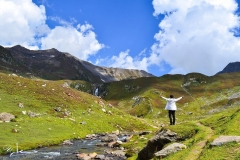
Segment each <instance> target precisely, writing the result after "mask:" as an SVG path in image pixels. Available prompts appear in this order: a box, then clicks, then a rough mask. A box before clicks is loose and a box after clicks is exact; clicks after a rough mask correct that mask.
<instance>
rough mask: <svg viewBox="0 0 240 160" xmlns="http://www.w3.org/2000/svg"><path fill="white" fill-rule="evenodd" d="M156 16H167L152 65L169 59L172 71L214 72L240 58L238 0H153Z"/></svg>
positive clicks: (210, 73) (157, 39)
mask: <svg viewBox="0 0 240 160" xmlns="http://www.w3.org/2000/svg"><path fill="white" fill-rule="evenodd" d="M152 4H153V7H154V10H155V12H154V15H155V16H158V15H164V19H163V20H162V21H161V22H160V24H159V27H160V30H159V32H158V33H157V34H156V35H155V37H154V38H155V39H156V43H155V44H154V45H153V46H152V55H151V56H150V57H149V64H157V63H161V62H163V61H164V62H166V63H168V64H169V65H171V67H172V71H171V72H170V73H183V74H186V73H189V72H200V73H203V74H206V75H213V74H215V73H217V72H218V71H220V70H222V69H223V68H224V67H225V66H226V65H227V64H228V63H230V62H235V61H240V56H239V54H238V52H239V50H240V39H239V38H238V37H236V36H235V34H237V29H238V28H239V17H238V15H237V14H236V10H237V7H238V6H237V3H236V2H235V1H234V0H228V1H225V0H153V2H152Z"/></svg>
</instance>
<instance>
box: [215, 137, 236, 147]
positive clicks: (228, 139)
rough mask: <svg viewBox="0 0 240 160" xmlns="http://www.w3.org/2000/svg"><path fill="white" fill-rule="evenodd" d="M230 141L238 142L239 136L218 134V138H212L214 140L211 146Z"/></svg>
mask: <svg viewBox="0 0 240 160" xmlns="http://www.w3.org/2000/svg"><path fill="white" fill-rule="evenodd" d="M230 142H240V136H219V137H218V138H216V139H214V141H213V142H212V143H211V146H220V145H223V144H225V143H230Z"/></svg>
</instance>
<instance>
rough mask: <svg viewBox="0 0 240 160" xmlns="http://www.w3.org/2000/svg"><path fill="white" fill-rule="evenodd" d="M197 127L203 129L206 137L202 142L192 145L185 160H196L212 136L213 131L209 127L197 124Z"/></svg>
mask: <svg viewBox="0 0 240 160" xmlns="http://www.w3.org/2000/svg"><path fill="white" fill-rule="evenodd" d="M197 125H199V126H201V127H203V128H204V132H205V133H206V134H207V137H206V138H205V139H204V140H202V141H200V142H198V143H196V144H194V145H193V148H192V150H191V152H190V154H189V156H188V157H187V158H186V159H191V160H197V159H198V158H199V156H200V154H201V153H202V151H203V148H204V147H205V146H206V144H207V141H208V140H209V139H210V138H211V137H212V136H213V132H214V131H213V130H212V129H211V128H210V127H206V126H204V125H202V124H201V123H199V122H197Z"/></svg>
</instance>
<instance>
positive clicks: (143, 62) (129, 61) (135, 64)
mask: <svg viewBox="0 0 240 160" xmlns="http://www.w3.org/2000/svg"><path fill="white" fill-rule="evenodd" d="M129 52H130V50H126V51H125V52H120V53H119V55H118V56H112V57H111V58H110V59H109V58H106V59H100V60H97V62H96V63H97V64H99V65H101V64H103V63H105V64H106V63H108V66H109V67H114V68H125V69H138V70H145V71H147V67H148V59H147V58H145V57H143V58H141V57H140V55H139V56H136V57H132V56H131V55H129Z"/></svg>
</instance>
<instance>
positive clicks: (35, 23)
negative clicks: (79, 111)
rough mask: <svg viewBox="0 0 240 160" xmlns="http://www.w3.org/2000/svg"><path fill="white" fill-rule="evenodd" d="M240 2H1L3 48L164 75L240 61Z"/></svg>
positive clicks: (0, 40) (213, 69)
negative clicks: (53, 50) (54, 52)
mask: <svg viewBox="0 0 240 160" xmlns="http://www.w3.org/2000/svg"><path fill="white" fill-rule="evenodd" d="M238 4H239V2H238V1H235V0H228V1H225V0H152V1H151V0H71V1H59V0H32V1H31V0H18V1H14V0H0V20H1V23H0V30H1V31H4V32H1V33H0V45H2V46H5V47H10V46H14V45H17V44H20V45H22V46H24V47H27V48H29V49H33V50H38V49H51V48H56V49H58V50H59V51H63V52H68V53H70V54H72V55H74V56H75V57H77V58H79V59H82V60H86V61H89V62H91V63H93V64H96V65H100V66H106V67H119V68H128V69H141V70H146V71H147V72H149V73H152V74H154V75H156V76H161V75H163V74H168V73H169V74H187V73H190V72H200V73H203V74H206V75H214V74H215V73H217V72H218V71H220V70H222V69H223V68H224V67H225V66H226V65H227V64H228V63H230V62H235V61H240V54H239V51H240V39H239V37H238V35H239V27H240V21H239V20H240V19H239V18H240V17H239V10H238Z"/></svg>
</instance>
